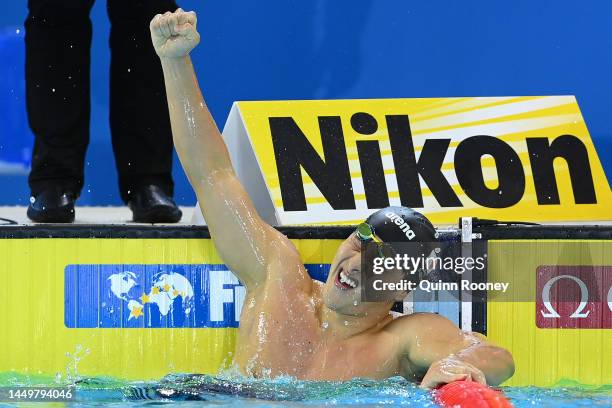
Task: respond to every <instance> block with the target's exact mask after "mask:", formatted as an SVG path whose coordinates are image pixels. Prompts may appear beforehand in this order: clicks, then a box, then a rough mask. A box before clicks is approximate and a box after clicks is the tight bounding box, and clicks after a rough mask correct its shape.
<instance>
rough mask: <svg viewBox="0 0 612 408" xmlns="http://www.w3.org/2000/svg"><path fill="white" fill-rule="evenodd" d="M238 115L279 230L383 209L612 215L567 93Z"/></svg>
mask: <svg viewBox="0 0 612 408" xmlns="http://www.w3.org/2000/svg"><path fill="white" fill-rule="evenodd" d="M236 107H237V109H238V110H239V112H240V119H241V121H242V124H243V126H244V129H245V130H246V133H247V134H248V137H249V139H250V141H251V145H252V147H253V149H254V152H255V156H256V158H257V163H258V164H259V167H260V170H261V172H262V174H263V179H264V181H265V188H267V189H268V191H269V194H270V199H271V200H269V201H271V203H272V204H271V205H272V206H273V207H274V212H275V214H276V218H277V222H278V223H279V224H281V225H291V224H352V223H356V222H358V221H360V220H363V219H364V218H365V217H367V216H368V215H369V214H370V213H372V211H373V210H375V209H377V208H382V207H385V206H387V205H404V206H408V207H412V208H415V209H417V210H420V211H422V212H423V213H425V214H426V215H427V216H428V217H429V218H430V219H431V220H432V222H433V223H434V224H438V225H442V224H455V223H456V220H457V218H458V217H460V216H477V217H482V218H493V219H499V220H524V221H580V220H589V221H594V220H609V219H611V218H612V194H611V191H610V186H609V184H608V181H607V180H606V176H605V173H604V171H603V168H602V166H601V163H600V161H599V158H598V156H597V152H596V150H595V147H594V145H593V142H592V140H591V137H590V135H589V132H588V130H587V127H586V125H585V123H584V119H583V117H582V115H581V113H580V109H579V107H578V104H577V102H576V99H575V98H574V97H573V96H533V97H490V98H429V99H380V100H335V101H287V102H282V101H274V102H272V101H271V102H238V103H237V104H236ZM226 130H227V127H226ZM241 143H244V141H242V142H241ZM246 145H247V146H248V144H246ZM251 171H252V169H251ZM262 187H263V186H262ZM247 189H248V186H247Z"/></svg>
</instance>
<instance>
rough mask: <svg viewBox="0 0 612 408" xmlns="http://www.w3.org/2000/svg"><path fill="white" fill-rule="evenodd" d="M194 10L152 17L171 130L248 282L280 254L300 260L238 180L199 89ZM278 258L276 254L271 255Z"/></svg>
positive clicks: (228, 252)
mask: <svg viewBox="0 0 612 408" xmlns="http://www.w3.org/2000/svg"><path fill="white" fill-rule="evenodd" d="M196 24H197V18H196V15H195V13H194V12H189V13H187V12H184V11H183V10H181V9H178V10H177V11H176V12H174V13H169V12H168V13H166V14H164V15H157V16H155V18H154V19H153V20H152V21H151V25H150V28H151V38H152V41H153V46H154V48H155V51H156V52H157V54H158V55H159V57H160V60H161V64H162V67H163V71H164V78H165V83H166V93H167V96H168V108H169V111H170V121H171V124H172V135H173V139H174V144H175V146H176V150H177V152H178V155H179V158H180V161H181V164H182V165H183V168H184V169H185V172H186V173H187V177H188V178H189V181H190V183H191V185H192V187H193V189H194V190H195V192H196V195H197V197H198V200H199V203H200V207H201V209H202V212H203V214H204V218H205V219H206V222H207V224H208V227H209V230H210V234H211V236H212V238H213V242H214V243H215V246H216V248H217V250H218V252H219V255H220V256H221V259H222V260H223V262H224V263H225V264H226V265H227V266H228V267H229V268H230V269H231V270H232V271H233V272H234V273H236V274H237V275H238V278H239V279H240V280H241V281H242V282H243V283H245V284H246V285H247V288H252V287H254V286H256V285H257V284H258V283H259V282H262V281H263V280H265V279H266V277H267V272H268V269H269V265H271V264H272V265H273V264H275V261H276V260H277V259H284V261H285V262H291V261H292V260H295V262H297V263H300V257H299V254H298V253H297V251H296V250H295V247H294V246H293V245H292V244H291V242H289V240H288V239H287V238H286V237H285V236H284V235H282V234H281V233H279V232H278V231H276V230H275V229H274V228H272V227H271V226H270V225H268V224H266V223H265V222H264V221H263V220H262V219H261V218H260V217H259V215H258V214H257V211H256V210H255V208H254V206H253V204H252V202H251V200H250V199H249V197H248V195H247V193H246V191H245V190H244V188H243V187H242V185H241V184H240V182H239V181H238V179H237V177H236V174H235V172H234V169H233V167H232V163H231V160H230V157H229V154H228V151H227V147H226V145H225V143H224V141H223V138H222V137H221V133H220V132H219V129H218V128H217V125H216V124H215V122H214V120H213V118H212V116H211V114H210V112H209V111H208V108H207V107H206V104H205V102H204V98H203V97H202V94H201V92H200V87H199V85H198V81H197V78H196V75H195V72H194V69H193V65H192V63H191V58H190V57H189V53H190V52H191V50H192V49H193V48H194V47H195V46H197V45H198V43H199V41H200V35H199V33H198V31H197V29H196ZM271 258H273V259H271Z"/></svg>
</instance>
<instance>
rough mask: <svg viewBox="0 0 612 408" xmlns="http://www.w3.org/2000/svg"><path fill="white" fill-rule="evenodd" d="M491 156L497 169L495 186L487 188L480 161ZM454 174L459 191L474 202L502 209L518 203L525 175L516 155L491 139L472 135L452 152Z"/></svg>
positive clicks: (507, 146) (496, 140)
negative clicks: (453, 155)
mask: <svg viewBox="0 0 612 408" xmlns="http://www.w3.org/2000/svg"><path fill="white" fill-rule="evenodd" d="M486 154H488V155H491V156H493V159H494V160H495V167H496V168H497V179H498V186H497V188H496V189H490V188H488V187H487V185H486V184H485V181H484V174H483V171H482V167H481V165H480V159H481V158H482V156H484V155H486ZM455 172H456V174H457V180H459V184H460V185H461V188H463V190H464V191H465V193H466V194H467V195H468V197H470V198H471V199H472V200H473V201H474V202H476V203H478V204H480V205H482V206H484V207H489V208H505V207H510V206H512V205H514V204H516V203H518V202H519V201H520V200H521V198H522V197H523V194H524V193H525V173H524V172H523V166H522V164H521V161H520V159H519V157H518V155H517V154H516V152H515V151H514V150H513V149H512V147H510V146H509V145H508V144H507V143H505V142H503V141H502V140H499V139H498V138H496V137H493V136H483V135H481V136H472V137H468V138H467V139H465V140H463V141H462V142H461V143H460V144H459V146H457V150H456V151H455Z"/></svg>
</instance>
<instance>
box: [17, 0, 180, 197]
mask: <svg viewBox="0 0 612 408" xmlns="http://www.w3.org/2000/svg"><path fill="white" fill-rule="evenodd" d="M93 3H94V0H28V8H29V14H28V17H27V20H26V22H25V27H26V40H25V41H26V95H27V110H28V117H29V123H30V127H31V129H32V132H33V133H34V135H35V143H34V151H33V155H32V170H31V172H30V177H29V184H30V189H31V190H32V194H33V195H36V194H37V193H38V192H40V191H41V190H42V189H44V188H46V187H47V186H53V185H58V186H62V187H67V188H71V189H73V191H75V192H76V193H80V191H81V189H82V187H83V167H84V161H85V152H86V149H87V145H88V144H89V117H90V110H91V108H90V77H89V71H90V47H91V36H92V25H91V20H90V19H89V12H90V10H91V8H92V6H93ZM107 7H108V15H109V18H110V21H111V35H110V49H111V72H110V127H111V133H112V143H113V151H114V153H115V163H116V166H117V171H118V173H119V189H120V192H121V198H122V199H123V201H128V199H129V192H131V191H133V190H134V188H135V187H138V186H139V185H145V184H157V185H159V186H161V187H162V188H164V189H165V190H166V193H167V194H170V195H172V194H173V189H174V184H173V181H172V174H171V171H172V147H173V145H172V133H171V130H170V118H169V114H168V106H167V102H166V92H165V88H164V79H163V73H162V69H161V65H160V63H159V59H158V58H157V55H156V54H155V51H154V49H153V46H152V44H151V37H150V34H149V22H150V21H151V19H152V18H153V16H154V15H155V14H157V13H164V12H166V11H174V10H176V8H177V5H176V3H175V2H174V0H107ZM94 63H95V61H94ZM90 165H91V166H98V167H102V168H103V169H104V168H107V166H109V165H111V164H110V163H91V164H90Z"/></svg>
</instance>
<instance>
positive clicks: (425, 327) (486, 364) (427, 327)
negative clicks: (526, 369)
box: [389, 313, 514, 388]
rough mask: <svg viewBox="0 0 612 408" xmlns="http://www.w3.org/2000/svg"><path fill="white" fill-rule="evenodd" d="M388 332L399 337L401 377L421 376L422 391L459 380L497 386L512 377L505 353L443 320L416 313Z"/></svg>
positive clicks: (400, 319)
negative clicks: (406, 374)
mask: <svg viewBox="0 0 612 408" xmlns="http://www.w3.org/2000/svg"><path fill="white" fill-rule="evenodd" d="M389 332H391V333H393V334H394V335H395V336H397V338H398V341H397V344H398V345H399V347H400V350H399V353H400V354H402V355H403V358H402V367H403V373H402V374H403V375H404V374H405V373H410V376H409V377H413V378H409V379H411V380H413V379H415V378H414V377H417V378H418V377H422V381H421V387H423V388H435V387H437V386H439V385H442V384H446V383H450V382H453V381H459V380H468V381H476V382H479V383H481V384H487V385H499V384H501V383H502V382H504V381H505V380H507V379H508V378H510V377H511V376H512V374H514V361H513V359H512V355H511V354H510V353H509V352H508V351H507V350H505V349H503V348H500V347H497V346H494V345H492V344H490V343H488V342H487V341H486V340H485V339H484V338H481V337H480V336H479V335H477V334H475V333H466V332H463V331H461V330H460V329H459V328H458V327H457V326H455V325H454V324H453V323H451V322H450V320H448V319H446V318H445V317H442V316H439V315H436V314H431V313H415V314H413V315H409V316H405V317H402V318H399V319H397V320H396V321H394V322H393V323H392V324H391V325H390V327H389ZM419 374H420V375H419Z"/></svg>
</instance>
